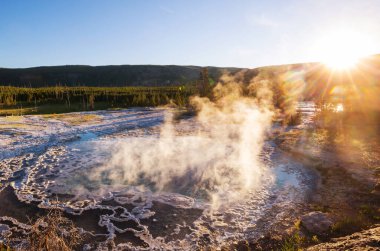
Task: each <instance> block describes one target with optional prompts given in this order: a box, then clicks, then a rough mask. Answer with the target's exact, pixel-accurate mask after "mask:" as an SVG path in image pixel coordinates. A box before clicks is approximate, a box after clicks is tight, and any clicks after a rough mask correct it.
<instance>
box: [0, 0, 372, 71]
mask: <svg viewBox="0 0 380 251" xmlns="http://www.w3.org/2000/svg"><path fill="white" fill-rule="evenodd" d="M379 13H380V1H379V0H368V1H365V0H361V1H359V0H357V1H356V0H355V1H353V0H299V1H296V0H290V1H285V0H278V1H273V0H266V1H255V0H250V1H248V0H247V1H245V0H229V1H226V0H199V1H196V0H192V1H190V0H189V1H185V0H176V1H174V0H107V1H106V0H33V1H29V0H24V1H22V0H0V67H11V68H17V67H31V66H40V65H65V64H86V65H110V64H178V65H202V66H206V65H214V66H237V67H256V66H262V65H272V64H284V63H295V62H304V61H314V60H318V54H319V53H320V51H318V46H315V44H316V43H317V42H316V41H319V39H320V38H321V37H323V36H324V37H326V36H328V35H326V34H333V33H334V32H335V31H337V30H341V29H345V30H347V29H348V30H352V31H354V32H356V33H355V34H359V36H360V34H364V35H365V36H366V37H367V38H368V39H370V40H371V41H370V42H371V45H373V46H372V47H371V51H370V52H373V53H380V15H379ZM316 48H317V49H316ZM353 49H355V48H353Z"/></svg>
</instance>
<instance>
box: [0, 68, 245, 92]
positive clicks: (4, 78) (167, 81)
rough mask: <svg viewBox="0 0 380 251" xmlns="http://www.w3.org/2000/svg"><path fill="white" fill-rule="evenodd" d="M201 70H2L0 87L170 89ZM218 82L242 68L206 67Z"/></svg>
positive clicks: (197, 77) (195, 76)
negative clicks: (148, 87) (223, 76)
mask: <svg viewBox="0 0 380 251" xmlns="http://www.w3.org/2000/svg"><path fill="white" fill-rule="evenodd" d="M202 68H203V67H200V66H178V65H109V66H88V65H65V66H40V67H32V68H15V69H11V68H0V85H6V86H8V85H10V86H19V87H45V86H56V85H62V86H169V85H183V84H189V83H191V82H194V81H196V80H198V79H199V76H200V72H201V69H202ZM207 69H208V72H209V77H211V78H213V79H214V80H217V79H218V78H219V77H220V76H221V75H222V74H223V73H225V72H228V73H235V72H238V71H240V70H242V69H243V68H233V67H212V66H209V67H207Z"/></svg>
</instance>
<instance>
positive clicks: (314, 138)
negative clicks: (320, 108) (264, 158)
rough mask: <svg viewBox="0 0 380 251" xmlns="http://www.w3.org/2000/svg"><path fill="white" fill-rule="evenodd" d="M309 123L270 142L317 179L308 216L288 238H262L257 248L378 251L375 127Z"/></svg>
mask: <svg viewBox="0 0 380 251" xmlns="http://www.w3.org/2000/svg"><path fill="white" fill-rule="evenodd" d="M314 122H315V123H313V124H314V126H312V127H309V128H302V129H301V128H297V127H294V128H292V129H291V130H288V131H286V132H282V133H279V134H278V135H277V136H276V138H275V141H276V143H277V145H278V146H279V147H280V148H281V149H282V150H283V151H284V152H286V153H287V154H289V155H291V156H292V157H294V158H295V159H297V160H300V161H301V162H302V163H304V164H305V166H307V167H309V168H311V169H313V170H315V171H317V173H318V175H319V179H318V181H317V186H316V187H315V190H314V191H313V193H312V194H310V197H309V201H308V202H307V203H308V208H309V209H308V210H309V212H310V213H308V214H306V215H304V216H303V217H301V218H300V219H299V221H298V222H296V223H295V227H294V228H293V229H291V230H290V232H291V233H292V234H290V235H288V236H287V237H286V236H285V237H284V235H281V236H280V237H273V236H271V235H269V236H270V237H269V239H271V241H266V242H265V238H264V241H263V242H262V243H264V244H261V246H260V245H258V247H259V248H257V249H260V248H261V249H263V250H265V249H266V248H269V249H273V250H277V249H279V250H281V249H282V250H294V249H292V248H307V247H309V248H308V250H380V241H379V240H380V228H379V225H376V224H378V223H380V144H379V142H380V139H379V135H378V134H379V131H378V126H377V125H375V126H373V125H366V126H363V125H361V126H357V125H352V124H350V125H345V124H342V121H339V118H338V119H336V120H335V121H334V122H335V123H334V124H330V125H326V124H323V123H321V121H320V120H318V119H316V120H315V121H314ZM266 238H268V237H266ZM276 238H277V240H276ZM320 242H322V243H321V244H317V243H320ZM266 243H267V244H266ZM268 243H270V244H268ZM273 243H277V244H273ZM258 244H260V242H258ZM315 244H317V245H315ZM273 245H275V246H273Z"/></svg>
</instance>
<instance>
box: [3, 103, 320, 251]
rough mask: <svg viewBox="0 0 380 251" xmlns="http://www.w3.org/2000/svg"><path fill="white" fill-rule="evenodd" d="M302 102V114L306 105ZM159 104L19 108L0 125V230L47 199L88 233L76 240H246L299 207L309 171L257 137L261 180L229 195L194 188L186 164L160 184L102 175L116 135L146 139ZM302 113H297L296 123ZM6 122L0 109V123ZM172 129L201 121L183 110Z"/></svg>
mask: <svg viewBox="0 0 380 251" xmlns="http://www.w3.org/2000/svg"><path fill="white" fill-rule="evenodd" d="M304 107H306V108H305V109H304V110H305V112H307V113H308V114H309V113H310V109H311V108H310V106H308V105H305V106H304ZM304 107H300V109H301V111H302V109H303V108H304ZM167 112H168V111H167V110H164V109H127V110H120V111H97V112H87V113H74V114H73V116H78V115H83V114H92V115H96V116H98V117H97V118H101V119H97V120H96V121H94V122H93V123H86V124H75V125H73V124H70V123H67V122H66V121H63V120H59V119H51V118H44V117H42V116H24V118H23V120H22V123H23V124H25V125H33V126H32V127H29V126H25V127H18V128H8V129H6V130H3V131H1V132H0V142H3V143H2V144H1V146H2V148H1V150H0V170H1V171H0V181H1V188H0V189H1V192H0V198H1V202H2V203H1V205H0V217H1V218H0V232H1V233H2V235H5V234H7V231H9V227H12V228H13V230H12V231H16V229H17V230H19V231H23V230H25V231H27V229H28V226H27V223H28V221H26V218H25V216H26V215H27V216H30V217H33V216H34V215H36V214H37V213H40V214H44V212H45V211H46V210H45V209H49V208H51V207H52V206H53V205H54V206H55V207H60V208H62V209H64V210H65V212H66V216H68V217H69V218H71V219H72V220H73V221H74V222H75V223H76V225H77V226H79V227H81V228H83V230H84V231H86V232H88V233H89V234H91V235H93V236H96V237H97V242H96V243H94V242H93V241H92V243H91V242H89V243H88V244H87V245H86V246H85V248H87V249H95V248H97V249H102V248H105V247H106V245H107V242H112V243H113V245H114V248H115V249H117V248H119V249H123V248H129V249H138V250H141V249H147V250H150V249H153V248H157V249H166V250H168V249H173V250H177V249H195V248H196V247H199V246H215V247H220V246H221V245H229V244H233V243H235V242H236V241H238V240H241V239H249V240H254V239H255V238H259V237H260V236H261V235H262V234H264V233H265V231H268V230H269V229H271V228H278V229H281V227H283V228H286V227H287V226H290V225H291V224H293V221H294V219H295V218H296V217H297V216H298V215H299V214H301V213H302V203H303V202H304V201H305V199H306V197H307V195H308V193H309V192H310V191H311V189H312V183H313V174H312V173H311V171H309V170H307V169H305V168H304V167H303V166H302V164H300V163H298V162H296V161H295V160H292V159H291V158H290V157H289V156H287V155H285V154H283V153H282V152H281V151H280V150H278V149H277V148H276V145H275V144H274V143H273V142H272V141H266V142H265V144H264V147H263V150H262V151H261V154H260V163H261V164H262V165H263V168H264V169H265V172H263V175H262V177H261V176H260V177H259V181H260V186H259V187H257V188H255V189H254V190H252V191H249V192H248V193H246V194H244V195H242V196H241V198H239V199H238V200H234V201H233V203H231V202H230V201H228V200H226V201H223V196H220V197H221V198H222V199H219V204H218V206H217V207H215V206H214V205H213V204H212V203H211V200H210V198H209V196H208V194H207V191H203V190H202V189H198V187H205V184H203V183H202V184H200V183H199V179H197V177H196V176H193V175H192V173H189V174H188V175H186V176H181V177H180V178H178V179H176V180H172V181H170V182H169V183H168V184H169V185H168V186H165V187H164V188H160V189H158V188H157V184H155V183H154V182H153V181H152V180H147V179H144V178H142V179H141V180H140V182H139V183H135V184H129V183H125V182H124V180H123V179H120V180H119V179H114V178H112V179H111V178H110V177H111V176H110V175H109V174H108V173H107V172H106V171H104V170H103V169H102V167H103V166H104V165H107V164H109V163H110V161H111V159H112V156H113V153H114V152H115V151H117V147H118V145H119V143H120V142H121V143H125V142H129V141H134V142H135V141H136V142H142V141H144V142H145V143H146V144H145V145H150V144H155V142H156V140H157V139H158V138H159V137H160V136H159V135H160V134H159V133H160V128H161V126H162V123H163V121H164V117H165V114H166V113H167ZM307 122H308V120H304V124H306V123H307ZM7 123H9V122H8V121H6V120H5V119H3V118H0V124H7ZM0 130H1V129H0ZM174 130H175V134H176V138H175V140H174V141H173V142H174V143H176V142H179V143H178V144H179V146H182V145H181V144H183V143H185V144H186V143H188V142H192V144H193V143H194V141H195V142H197V140H199V139H197V131H199V130H201V129H200V128H199V125H198V124H197V122H196V121H195V120H194V119H193V118H188V119H183V120H181V121H179V122H176V123H174ZM202 140H203V139H202ZM4 142H6V143H4ZM210 144H211V143H210ZM141 150H144V149H141ZM193 150H194V151H196V150H197V149H193ZM196 163H197V162H196ZM115 168H117V167H115ZM99 170H103V171H102V172H100V171H99ZM95 173H96V174H100V176H99V175H96V176H94V174H95ZM120 175H126V174H120ZM127 175H128V174H127ZM247 175H250V174H247ZM251 175H253V174H251ZM232 182H233V181H232ZM227 197H228V196H226V198H227Z"/></svg>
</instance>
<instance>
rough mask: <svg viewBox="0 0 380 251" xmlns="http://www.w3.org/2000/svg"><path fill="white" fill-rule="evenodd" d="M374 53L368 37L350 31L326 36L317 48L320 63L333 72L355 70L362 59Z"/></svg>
mask: <svg viewBox="0 0 380 251" xmlns="http://www.w3.org/2000/svg"><path fill="white" fill-rule="evenodd" d="M373 51H374V50H373V45H372V43H371V40H370V39H369V37H368V36H366V35H365V34H361V33H358V32H353V31H349V30H339V31H335V32H331V33H330V34H326V36H325V37H322V38H321V39H320V41H318V42H317V44H316V48H315V53H317V54H318V55H316V56H317V58H319V61H321V62H322V63H324V64H325V65H327V66H328V67H329V68H331V69H333V70H346V69H350V68H353V67H355V66H356V64H357V63H358V60H359V59H360V58H362V57H365V56H367V55H370V54H372V53H373Z"/></svg>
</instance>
